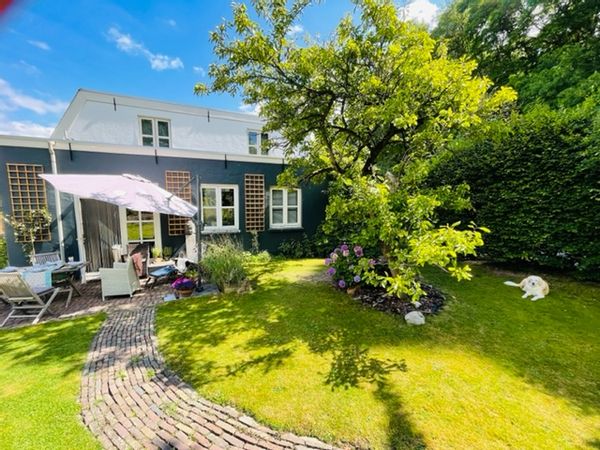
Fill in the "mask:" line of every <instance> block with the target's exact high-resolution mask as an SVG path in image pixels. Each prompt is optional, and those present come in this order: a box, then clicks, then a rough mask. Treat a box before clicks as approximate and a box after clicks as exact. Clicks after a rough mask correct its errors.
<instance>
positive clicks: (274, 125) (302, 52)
mask: <svg viewBox="0 0 600 450" xmlns="http://www.w3.org/2000/svg"><path fill="white" fill-rule="evenodd" d="M252 3H253V5H254V7H255V8H254V9H255V10H256V11H255V12H256V15H257V16H258V18H259V20H257V21H254V20H253V19H251V18H250V14H249V12H248V10H247V7H246V6H245V5H244V4H238V5H236V6H235V7H234V14H233V19H232V20H230V21H226V22H225V23H223V24H222V25H220V26H219V27H218V29H217V30H216V31H215V32H214V33H212V35H211V39H212V41H213V44H214V51H215V53H216V54H217V56H218V57H220V58H221V62H220V63H218V64H213V65H212V66H211V68H210V71H209V73H210V75H211V76H212V77H213V83H212V85H211V86H210V87H207V86H197V88H196V92H197V93H199V94H203V93H207V92H228V93H237V92H239V91H241V95H242V96H243V99H244V101H245V102H246V103H258V104H260V105H261V116H262V117H264V118H265V119H266V126H265V128H266V129H267V130H277V131H278V132H280V133H281V139H278V140H277V142H275V141H274V142H272V144H273V145H278V146H280V147H282V148H283V150H284V151H285V154H286V158H287V160H288V161H289V162H290V168H289V169H288V170H287V171H286V172H285V174H284V176H283V177H281V178H280V181H281V182H282V184H292V185H293V184H296V183H297V182H298V177H300V179H313V178H315V177H317V178H318V177H319V176H322V175H324V174H336V175H346V176H352V175H358V174H363V175H367V174H371V173H373V172H374V171H376V166H377V164H385V165H390V164H394V165H396V164H398V165H399V166H401V167H400V168H403V167H404V166H405V165H406V163H407V162H408V161H411V160H413V159H415V158H423V157H428V156H429V155H430V154H432V153H435V152H437V151H439V150H441V149H442V148H443V145H442V144H443V143H444V141H445V139H447V138H448V136H450V135H451V134H452V133H453V132H455V131H456V130H463V129H468V128H470V127H472V126H474V125H478V124H481V122H482V119H483V118H484V117H488V116H489V115H490V114H492V113H494V112H496V111H497V110H498V108H499V107H500V106H502V105H505V104H507V103H510V102H511V101H512V100H514V99H515V95H514V92H513V91H512V90H511V89H503V88H501V89H498V90H497V91H496V92H495V93H491V94H490V92H489V90H490V87H491V82H490V80H488V79H486V78H480V77H476V76H473V75H472V73H473V71H474V69H475V63H474V62H473V61H469V60H467V59H451V58H449V57H448V56H447V54H446V53H447V52H446V49H445V47H444V46H443V45H440V46H436V42H435V41H434V39H432V38H431V36H429V34H428V33H427V31H426V30H425V29H424V28H422V27H420V26H417V25H415V24H413V23H411V22H403V21H402V20H400V19H399V14H398V11H397V8H396V6H395V4H394V3H393V2H392V1H391V0H380V1H371V0H356V1H355V4H356V9H357V11H356V16H358V17H359V18H360V19H359V20H357V21H354V20H353V18H352V16H350V15H348V16H346V17H345V18H344V19H342V20H341V22H340V23H339V24H338V26H337V28H336V30H335V32H334V33H333V35H332V37H331V38H329V39H327V40H324V41H323V40H319V41H313V40H311V39H310V38H308V37H307V41H306V42H305V43H304V45H298V43H297V42H296V41H295V39H294V38H291V37H290V34H288V31H289V29H290V27H291V26H292V25H293V24H294V22H296V21H297V20H298V17H299V15H300V13H301V12H302V10H303V8H304V7H305V6H306V4H308V3H310V2H308V1H296V2H293V3H292V5H291V6H290V8H289V9H288V8H286V3H285V2H281V1H279V0H255V1H253V2H252Z"/></svg>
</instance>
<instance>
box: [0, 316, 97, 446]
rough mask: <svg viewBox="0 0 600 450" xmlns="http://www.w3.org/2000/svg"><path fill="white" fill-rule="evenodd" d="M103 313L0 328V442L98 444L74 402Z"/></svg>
mask: <svg viewBox="0 0 600 450" xmlns="http://www.w3.org/2000/svg"><path fill="white" fill-rule="evenodd" d="M101 321H102V316H94V317H87V318H84V319H78V320H70V321H60V322H50V323H47V324H42V325H36V326H30V327H24V328H18V329H14V330H2V331H0V448H2V449H15V450H17V449H18V450H23V449H32V450H33V449H36V450H37V449H98V448H100V445H99V443H98V442H97V441H96V440H95V439H94V438H93V436H92V435H91V434H90V433H89V432H88V431H87V430H86V429H85V427H84V425H83V424H82V422H81V419H80V417H79V414H80V406H79V403H78V397H79V383H80V379H81V371H82V369H83V364H84V362H85V358H86V355H87V352H88V349H89V347H90V344H91V341H92V338H93V336H94V334H95V333H96V331H97V330H98V328H99V326H100V323H101Z"/></svg>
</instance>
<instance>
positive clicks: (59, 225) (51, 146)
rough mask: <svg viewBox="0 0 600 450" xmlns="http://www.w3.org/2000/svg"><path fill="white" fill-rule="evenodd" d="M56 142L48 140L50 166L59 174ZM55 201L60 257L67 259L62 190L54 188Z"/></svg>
mask: <svg viewBox="0 0 600 450" xmlns="http://www.w3.org/2000/svg"><path fill="white" fill-rule="evenodd" d="M55 145H56V142H54V141H48V152H49V153H50V167H51V168H52V173H53V174H55V175H56V174H58V169H57V166H56V153H55V151H54V146H55ZM54 203H55V206H56V228H57V230H58V242H59V244H58V245H59V251H60V259H61V260H62V261H65V234H64V231H63V223H62V206H61V204H60V192H59V191H58V189H56V188H55V189H54Z"/></svg>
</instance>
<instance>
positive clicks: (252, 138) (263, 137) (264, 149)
mask: <svg viewBox="0 0 600 450" xmlns="http://www.w3.org/2000/svg"><path fill="white" fill-rule="evenodd" d="M259 149H260V154H261V155H263V156H266V155H268V154H269V134H268V133H260V132H258V131H248V153H250V154H251V155H258V151H259Z"/></svg>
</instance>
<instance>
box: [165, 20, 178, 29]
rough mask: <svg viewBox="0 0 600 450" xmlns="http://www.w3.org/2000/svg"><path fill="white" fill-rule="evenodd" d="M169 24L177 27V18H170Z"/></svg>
mask: <svg viewBox="0 0 600 450" xmlns="http://www.w3.org/2000/svg"><path fill="white" fill-rule="evenodd" d="M167 25H169V26H170V27H173V28H177V22H175V19H168V20H167Z"/></svg>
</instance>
